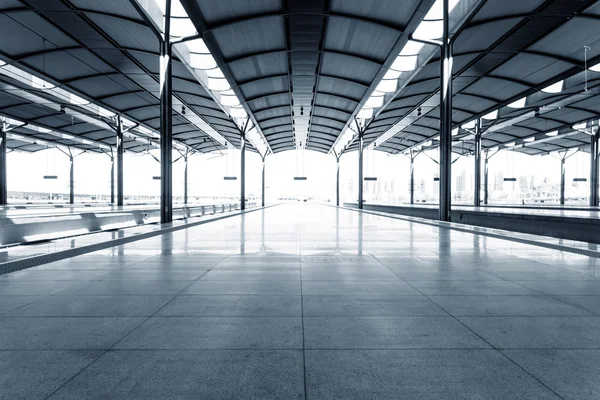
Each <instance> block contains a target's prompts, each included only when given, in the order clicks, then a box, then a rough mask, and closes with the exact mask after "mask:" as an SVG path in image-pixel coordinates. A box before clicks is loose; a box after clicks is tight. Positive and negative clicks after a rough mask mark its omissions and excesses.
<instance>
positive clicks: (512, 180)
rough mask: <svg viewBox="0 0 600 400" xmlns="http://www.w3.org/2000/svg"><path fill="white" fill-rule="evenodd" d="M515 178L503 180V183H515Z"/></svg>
mask: <svg viewBox="0 0 600 400" xmlns="http://www.w3.org/2000/svg"><path fill="white" fill-rule="evenodd" d="M516 181H517V178H504V182H516Z"/></svg>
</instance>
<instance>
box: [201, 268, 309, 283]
mask: <svg viewBox="0 0 600 400" xmlns="http://www.w3.org/2000/svg"><path fill="white" fill-rule="evenodd" d="M201 279H202V280H203V281H211V280H217V281H247V280H261V281H300V270H299V269H287V270H280V269H278V270H273V269H214V270H212V271H209V272H207V273H206V275H204V276H203V277H202V278H201Z"/></svg>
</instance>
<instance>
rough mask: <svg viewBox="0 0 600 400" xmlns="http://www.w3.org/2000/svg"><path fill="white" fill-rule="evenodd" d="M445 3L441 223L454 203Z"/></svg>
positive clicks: (449, 46) (449, 52) (445, 10)
mask: <svg viewBox="0 0 600 400" xmlns="http://www.w3.org/2000/svg"><path fill="white" fill-rule="evenodd" d="M442 2H443V13H442V14H443V35H442V44H441V46H440V47H441V54H440V61H441V62H440V66H441V69H440V80H441V82H440V83H441V86H440V87H441V90H440V221H450V208H451V201H452V170H451V166H452V42H451V39H450V36H449V17H448V14H449V13H448V10H449V8H448V0H442Z"/></svg>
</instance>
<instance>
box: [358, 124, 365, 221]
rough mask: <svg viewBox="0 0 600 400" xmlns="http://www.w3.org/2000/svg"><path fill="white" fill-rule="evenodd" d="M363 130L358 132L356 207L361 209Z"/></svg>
mask: <svg viewBox="0 0 600 400" xmlns="http://www.w3.org/2000/svg"><path fill="white" fill-rule="evenodd" d="M363 147H364V130H363V129H360V130H359V132H358V209H359V210H362V209H363V179H364V178H363V151H364V149H363Z"/></svg>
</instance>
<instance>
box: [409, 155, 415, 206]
mask: <svg viewBox="0 0 600 400" xmlns="http://www.w3.org/2000/svg"><path fill="white" fill-rule="evenodd" d="M410 204H415V157H414V156H413V155H412V153H411V154H410Z"/></svg>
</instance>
